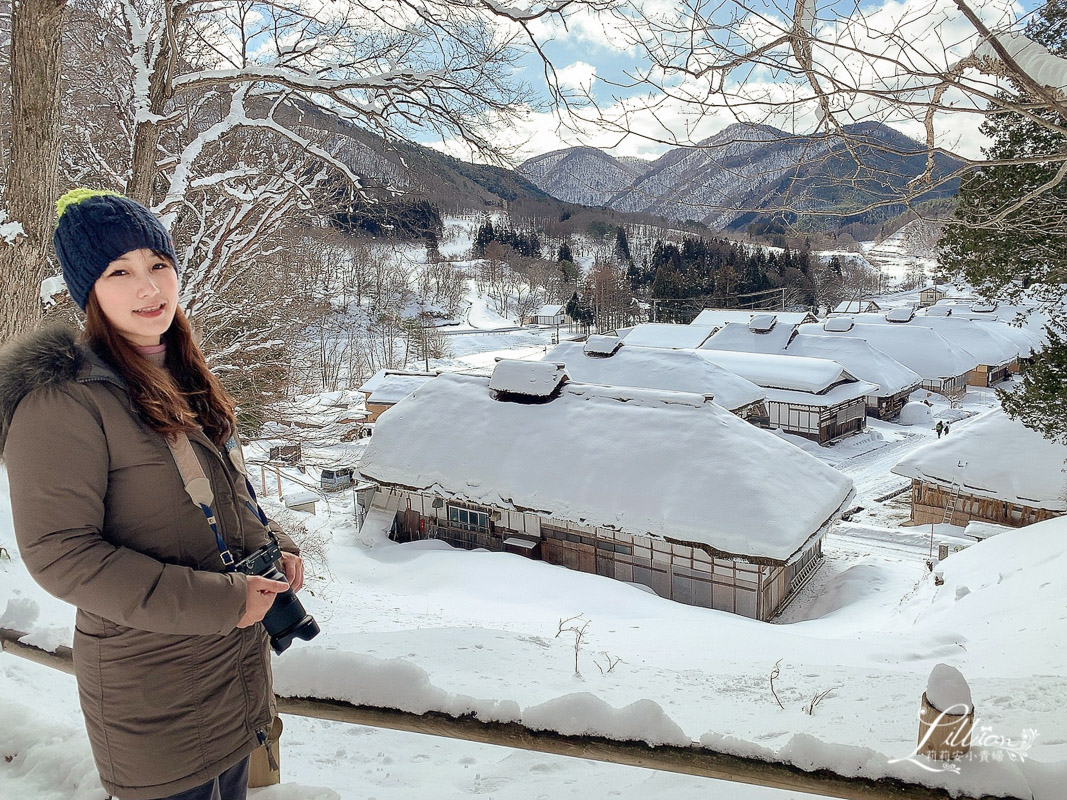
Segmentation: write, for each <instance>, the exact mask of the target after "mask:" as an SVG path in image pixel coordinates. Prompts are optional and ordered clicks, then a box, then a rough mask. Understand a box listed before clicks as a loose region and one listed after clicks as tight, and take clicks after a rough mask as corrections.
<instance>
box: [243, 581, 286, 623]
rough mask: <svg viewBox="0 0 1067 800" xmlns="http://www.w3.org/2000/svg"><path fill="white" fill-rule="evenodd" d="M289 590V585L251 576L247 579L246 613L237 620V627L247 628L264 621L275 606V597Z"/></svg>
mask: <svg viewBox="0 0 1067 800" xmlns="http://www.w3.org/2000/svg"><path fill="white" fill-rule="evenodd" d="M288 588H289V585H288V584H285V583H282V582H281V581H272V580H270V579H269V578H261V577H260V576H259V575H249V576H248V577H247V578H246V579H245V613H244V614H242V615H241V618H240V619H239V620H237V627H238V628H247V627H248V626H249V625H255V624H256V623H257V622H259V621H260V620H261V619H263V617H264V616H265V615H266V613H267V612H268V611H270V607H271V606H272V605H274V596H275V595H277V594H278V593H279V592H284V591H285V590H286V589H288Z"/></svg>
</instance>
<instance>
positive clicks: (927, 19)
mask: <svg viewBox="0 0 1067 800" xmlns="http://www.w3.org/2000/svg"><path fill="white" fill-rule="evenodd" d="M643 2H644V3H645V4H646V7H649V8H651V9H652V10H653V11H655V10H657V6H658V10H659V11H660V12H661V13H664V14H666V15H668V17H669V16H670V14H671V13H672V11H673V13H674V14H675V17H676V16H677V8H678V5H677V4H676V3H671V2H669V0H643ZM777 5H778V6H779V7H781V8H785V9H788V10H791V9H792V8H793V0H790V1H789V2H783V3H778V4H777ZM970 5H971V6H972V7H973V8H975V10H976V11H977V12H978V13H979V14H980V15H981V16H982V18H983V19H985V20H986V21H987V24H990V25H991V26H993V25H1003V24H1004V23H1005V22H1010V21H1011V20H1016V19H1018V18H1019V17H1020V16H1022V15H1024V14H1026V13H1028V12H1032V11H1033V9H1034V8H1035V6H1036V4H1034V3H1033V2H1027V3H1026V4H1025V5H1024V4H1019V3H1016V2H1014V0H970ZM720 8H721V6H720ZM815 9H816V12H815V13H816V19H817V20H818V21H817V22H816V27H815V28H814V30H816V31H817V32H818V34H819V36H820V38H822V37H824V36H825V37H827V38H833V37H834V36H838V35H840V34H839V33H837V32H838V31H840V30H841V28H840V27H839V26H838V27H835V24H834V22H835V20H839V19H840V18H841V16H842V15H849V14H851V15H852V16H851V19H853V20H854V19H856V16H857V14H862V15H863V16H864V18H865V19H867V20H868V21H869V26H870V27H872V28H873V29H875V31H876V32H877V33H878V34H879V35H878V36H876V37H874V38H873V39H867V40H865V41H864V42H863V44H864V47H865V49H872V50H881V49H884V48H889V47H893V46H901V45H899V43H901V42H902V43H903V45H902V46H904V47H906V48H908V50H909V53H908V55H909V57H911V58H913V59H915V58H918V59H927V60H928V61H930V62H939V63H953V62H954V61H956V60H958V59H959V58H961V57H962V56H964V55H968V54H969V53H970V52H971V48H973V43H974V42H973V40H968V38H967V37H968V36H969V35H970V34H972V33H973V29H972V28H971V27H970V25H969V24H968V23H967V22H966V20H965V19H964V18H963V16H962V14H961V13H960V12H959V10H958V9H957V8H956V7H955V5H954V3H953V2H952V0H880V1H879V2H866V3H863V4H861V5H860V8H859V11H857V10H856V7H855V5H854V4H853V3H851V2H848V1H847V0H825V2H823V1H822V0H819V2H817V3H816V5H815ZM748 10H749V11H750V12H755V13H754V16H753V17H752V18H758V17H760V16H767V17H771V18H775V19H782V20H784V14H783V13H782V12H781V11H779V10H778V9H776V8H775V5H772V4H767V3H762V4H761V3H754V4H751V5H749V6H748ZM783 24H784V22H783ZM767 27H768V26H767V25H762V26H761V27H759V28H756V27H754V28H753V30H756V33H755V34H752V35H753V36H754V37H755V38H758V37H759V36H760V35H762V31H763V29H765V28H767ZM773 27H774V26H773V25H771V26H770V28H771V29H772V34H773ZM535 32H536V33H538V34H539V35H540V37H541V40H542V41H545V40H548V43H547V44H546V45H545V46H544V49H545V52H546V53H547V55H548V56H549V57H550V58H551V60H552V62H553V64H554V65H555V67H556V69H557V73H558V75H559V77H560V79H561V80H562V82H564V83H565V84H567V85H570V86H584V87H586V88H587V89H589V90H590V91H591V94H592V96H593V98H594V99H595V100H596V101H597V103H598V105H599V106H600V107H601V109H602V110H604V111H605V116H607V117H611V118H615V119H618V118H619V117H620V114H621V113H622V111H623V110H627V111H628V112H629V113H628V116H627V122H626V124H625V126H624V127H625V128H627V129H629V130H630V131H631V133H630V135H622V134H621V133H619V132H618V131H617V130H616V131H613V130H611V126H610V125H607V126H606V125H603V124H590V123H588V122H587V123H585V124H582V123H579V122H576V121H575V120H574V119H573V118H569V117H568V115H567V114H566V113H562V114H561V113H559V112H558V111H557V112H555V113H553V112H551V111H543V110H534V109H530V110H528V113H526V114H525V115H524V118H523V119H522V120H520V121H519V123H518V124H516V125H513V126H509V127H507V128H504V129H501V130H500V131H498V132H497V134H496V135H495V138H496V139H497V140H498V141H501V142H505V143H507V144H509V145H510V146H512V147H513V148H514V150H515V152H516V161H517V162H521V161H522V160H524V159H525V158H529V157H531V156H533V155H538V154H540V153H544V152H549V151H552V150H557V149H560V148H563V147H568V146H574V145H579V144H587V145H592V146H597V147H601V148H604V149H606V150H609V152H612V154H614V155H619V156H638V157H642V158H655V157H657V156H658V155H661V154H662V153H663V152H665V151H666V150H667V149H669V147H670V146H671V145H670V144H669V143H667V142H666V141H664V140H671V139H674V140H677V141H679V142H696V141H699V140H700V139H703V138H706V137H707V136H709V135H712V134H714V133H717V132H718V131H720V130H721V129H722V128H724V127H726V126H727V125H729V124H731V123H732V122H734V121H736V119H737V115H736V114H735V113H730V112H728V111H727V110H725V109H723V108H721V107H716V106H715V104H711V105H709V106H703V107H702V106H701V105H699V104H698V103H696V102H692V101H689V102H687V101H684V100H681V99H679V100H675V101H666V100H665V99H664V97H663V96H662V95H656V94H655V93H651V92H650V91H649V89H648V87H627V86H626V85H625V84H627V83H629V82H630V80H629V79H628V78H627V73H628V72H632V71H633V70H635V69H640V68H641V67H642V66H644V64H643V62H642V59H641V56H640V53H639V52H638V48H635V47H633V46H630V47H627V46H626V44H627V43H626V41H625V39H626V36H627V35H631V34H632V31H627V30H626V29H625V28H621V27H620V26H619V23H618V21H617V19H616V18H613V17H611V16H610V15H605V14H600V15H594V14H581V15H576V16H574V17H572V19H571V20H570V24H569V27H568V30H564V29H562V27H560V26H555V27H553V28H552V29H549V28H547V26H541V27H539V28H535ZM894 42H896V43H897V44H894ZM846 67H847V68H846ZM861 67H862V65H860V67H857V66H855V65H846V66H842V65H837V68H839V69H845V71H846V72H848V71H849V70H851V72H852V73H855V74H859V73H860V68H861ZM882 69H884V68H883V67H882V66H881V65H879V66H878V67H877V68H875V69H874V71H873V72H872V74H876V73H877V77H878V80H880V81H882V82H883V83H884V82H885V80H886V78H885V76H884V75H882V74H881V73H880V72H879V70H882ZM520 77H522V78H523V79H525V80H526V81H527V82H528V83H529V84H530V85H531V86H532V87H534V88H535V89H539V90H540V91H541V93H542V96H544V79H543V76H542V66H541V64H540V61H539V60H538V59H537V58H536V57H534V56H529V57H527V58H526V59H525V61H524V69H523V70H522V72H521V73H520ZM748 77H749V81H748V83H747V84H746V86H745V89H744V91H745V92H762V93H764V94H765V95H766V96H767V97H768V98H770V100H771V102H768V103H766V104H762V105H760V106H758V107H755V108H749V109H748V110H747V112H746V113H745V114H742V116H743V117H745V118H747V119H751V121H766V122H769V123H770V124H774V125H775V126H776V127H781V128H788V127H790V126H794V129H795V130H798V131H810V130H812V129H814V128H815V127H816V125H817V124H818V120H817V117H816V108H815V105H814V104H813V103H811V102H806V103H800V104H797V105H795V106H794V107H789V106H788V105H787V104H786V103H785V102H784V100H783V102H782V103H781V104H779V103H778V101H777V100H776V99H775V98H777V97H779V96H781V97H782V98H783V99H784V98H786V97H788V96H789V95H790V93H791V91H790V90H789V87H788V85H787V84H786V83H785V82H783V81H782V80H781V79H779V78H775V77H774V76H772V75H771V74H770V73H768V72H766V71H762V72H758V73H756V74H754V75H750V76H748ZM849 77H851V75H849ZM804 88H806V87H804V86H803V84H801V85H800V89H801V90H803V89H804ZM682 89H683V93H684V92H689V93H691V94H693V95H696V94H702V91H701V89H702V87H701V86H700V85H697V84H695V83H694V82H688V83H686V84H684V85H683V87H682ZM761 96H762V95H761ZM850 100H851V102H849V103H848V104H847V105H842V107H841V108H839V109H836V112H837V113H841V114H842V119H843V121H844V122H846V123H847V122H849V121H854V120H865V119H878V120H880V121H884V122H886V123H887V124H890V125H892V126H893V127H896V128H898V129H899V130H902V131H904V132H905V133H908V134H910V135H912V136H920V135H921V134H922V133H923V129H922V126H921V125H920V124H919V123H918V122H917V121H916V120H915V119H911V120H909V119H907V118H906V116H907V115H902V114H900V113H896V114H894V113H893V112H892V111H891V110H889V109H883V108H876V107H875V104H874V103H873V102H872V101H870V100H865V99H864V98H863V97H856V96H852V97H851V98H850ZM959 102H960V103H961V104H963V105H966V102H965V101H964V99H963V96H962V95H960V97H959ZM983 105H984V104H983ZM649 106H655V113H653V112H652V110H651V109H650V108H648V107H649ZM972 107H973V104H972ZM786 108H790V112H789V113H783V109H786ZM913 116H914V114H913ZM561 122H562V123H564V124H563V125H562V126H561ZM980 122H981V118H980V116H979V115H976V114H952V115H948V114H944V115H941V117H939V118H938V119H937V130H938V135H939V139H938V142H939V144H941V145H942V146H945V147H948V148H949V149H952V150H953V151H955V152H959V153H961V154H964V155H969V156H978V155H979V148H980V147H981V145H982V144H983V143H984V142H983V140H982V138H981V136H980V134H979V133H978V130H977V129H978V125H979V123H980ZM568 128H570V129H571V130H568ZM579 129H580V130H579ZM438 146H440V145H438ZM444 149H447V150H448V151H449V152H452V153H453V154H455V155H457V156H460V157H468V158H469V154H466V153H464V152H463V151H462V149H461V148H456V147H454V146H450V145H449V144H446V145H444Z"/></svg>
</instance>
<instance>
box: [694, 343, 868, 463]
mask: <svg viewBox="0 0 1067 800" xmlns="http://www.w3.org/2000/svg"><path fill="white" fill-rule="evenodd" d="M697 352H699V353H700V354H701V355H702V356H704V357H705V358H707V359H709V360H711V361H713V362H714V363H716V364H718V365H719V366H720V367H723V368H724V369H728V370H730V372H734V373H736V374H738V375H740V376H741V377H742V378H747V379H748V380H750V381H752V382H753V383H754V384H756V385H757V386H761V387H763V388H764V389H765V390H766V391H767V416H768V424H769V425H770V427H772V428H781V429H782V430H783V431H785V432H786V433H793V434H796V435H797V436H803V437H804V438H805V439H811V440H813V441H815V442H818V443H819V444H829V443H830V442H832V441H834V440H836V439H840V438H842V437H843V436H849V435H851V434H853V433H858V432H859V431H861V430H863V425H864V421H865V419H866V416H867V395H869V394H871V393H872V392H876V391H877V390H878V387H877V386H876V385H874V384H871V383H868V382H867V381H860V380H856V378H855V376H853V375H851V374H850V373H849V372H848V370H846V369H845V368H844V367H842V366H841V365H840V364H838V363H837V362H835V361H828V360H826V359H823V358H803V357H800V356H785V355H769V354H766V353H738V352H734V351H732V350H699V351H697Z"/></svg>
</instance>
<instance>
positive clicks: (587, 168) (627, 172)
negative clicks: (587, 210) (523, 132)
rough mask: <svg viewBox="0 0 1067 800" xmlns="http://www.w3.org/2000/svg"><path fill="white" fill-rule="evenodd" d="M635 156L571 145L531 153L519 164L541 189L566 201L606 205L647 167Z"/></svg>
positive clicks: (521, 171) (585, 204) (525, 175)
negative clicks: (636, 160) (538, 153)
mask: <svg viewBox="0 0 1067 800" xmlns="http://www.w3.org/2000/svg"><path fill="white" fill-rule="evenodd" d="M634 162H635V159H625V160H620V159H617V158H613V157H611V156H609V155H608V154H607V153H603V152H601V151H600V150H597V149H595V148H593V147H571V148H569V149H567V150H556V151H555V152H552V153H545V154H544V155H540V156H535V157H534V158H531V159H530V160H529V161H526V162H525V163H524V164H523V165H522V167H521V168H520V173H521V174H522V175H523V177H525V178H527V179H528V180H530V181H531V182H533V183H534V184H535V185H536V186H537V187H538V188H540V189H541V190H542V191H544V192H547V193H548V194H550V195H552V196H553V197H555V198H558V199H560V200H565V201H567V202H568V203H580V204H582V205H584V206H604V205H608V204H609V203H610V201H611V200H612V198H613V197H615V195H617V194H618V193H619V192H620V191H622V190H623V189H625V188H626V187H628V186H630V185H632V184H633V183H634V182H635V181H636V180H638V179H639V178H640V177H641V174H642V173H643V172H644V170H645V169H647V165H648V162H645V167H644V169H643V168H642V166H641V164H639V163H634Z"/></svg>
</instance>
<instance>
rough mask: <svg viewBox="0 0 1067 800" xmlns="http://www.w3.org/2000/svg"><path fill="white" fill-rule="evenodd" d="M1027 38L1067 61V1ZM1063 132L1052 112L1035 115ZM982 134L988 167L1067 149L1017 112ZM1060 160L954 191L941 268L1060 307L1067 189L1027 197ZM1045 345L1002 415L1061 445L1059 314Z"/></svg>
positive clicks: (1016, 93) (1063, 400)
mask: <svg viewBox="0 0 1067 800" xmlns="http://www.w3.org/2000/svg"><path fill="white" fill-rule="evenodd" d="M1026 34H1027V36H1029V37H1030V38H1031V39H1033V40H1034V41H1036V42H1038V43H1040V44H1042V45H1044V46H1045V47H1046V48H1048V50H1049V51H1050V52H1051V53H1053V54H1055V55H1059V56H1067V0H1049V2H1048V3H1046V4H1045V5H1044V7H1043V8H1042V9H1041V10H1040V12H1039V14H1038V15H1037V16H1036V17H1035V18H1034V19H1033V21H1032V22H1031V23H1030V25H1029V26H1027V30H1026ZM1005 94H1006V95H1009V96H1011V97H1012V98H1013V99H1016V100H1018V101H1021V102H1027V101H1029V100H1030V99H1031V98H1030V97H1029V95H1028V94H1027V92H1026V91H1025V89H1023V87H1021V86H1013V87H1012V89H1011V90H1010V91H1006V92H1005ZM1034 113H1035V114H1036V115H1037V116H1040V117H1042V118H1043V119H1046V120H1049V121H1058V122H1059V124H1061V125H1062V124H1063V120H1062V118H1059V119H1057V118H1056V117H1055V116H1054V112H1052V111H1040V112H1034ZM981 130H982V132H983V133H985V134H986V135H987V136H988V137H990V139H991V140H992V144H991V145H990V147H988V148H986V149H985V153H986V156H987V157H988V158H989V159H991V160H995V159H1018V158H1020V157H1031V158H1032V157H1038V158H1040V157H1041V156H1053V155H1055V156H1058V157H1059V158H1060V159H1062V156H1063V153H1064V152H1065V151H1067V137H1064V136H1063V135H1062V134H1059V133H1056V132H1054V131H1050V130H1049V129H1048V128H1046V127H1044V126H1042V125H1041V124H1039V123H1038V122H1036V121H1034V120H1033V119H1030V118H1028V117H1026V116H1024V115H1022V114H1018V113H998V114H991V115H990V116H989V117H988V118H987V119H986V121H985V122H984V123H983V125H982V128H981ZM1062 164H1063V162H1062V160H1061V161H1046V162H1040V161H1039V162H1037V163H1033V164H1010V165H1001V166H987V167H984V168H983V169H981V170H978V171H976V172H975V173H973V174H972V175H970V176H968V177H967V178H965V179H964V180H963V181H961V183H960V189H959V194H958V196H957V199H958V202H959V204H958V206H957V208H956V214H955V218H954V221H953V222H952V223H951V224H949V225H946V226H945V230H944V233H943V235H942V237H941V241H940V242H939V245H940V247H941V266H942V268H943V269H944V270H945V271H947V272H949V273H950V274H956V275H963V276H964V277H966V279H967V280H968V281H970V282H971V283H972V284H973V285H974V286H976V287H977V288H978V289H979V291H980V292H982V293H983V294H984V295H985V296H986V297H988V298H990V299H993V298H998V297H1004V298H1017V297H1018V296H1019V295H1020V294H1021V293H1022V292H1023V291H1024V290H1026V289H1032V290H1033V292H1034V293H1035V294H1036V295H1037V296H1038V297H1039V298H1041V299H1043V300H1045V301H1048V302H1050V303H1051V304H1054V308H1055V306H1057V305H1059V301H1062V300H1063V298H1064V294H1065V285H1067V181H1061V182H1060V183H1059V184H1058V185H1057V186H1056V187H1055V188H1053V189H1052V190H1050V191H1045V192H1041V193H1040V194H1039V195H1038V196H1037V197H1028V195H1030V194H1031V193H1032V192H1034V190H1036V189H1038V188H1039V187H1041V186H1043V185H1045V184H1048V183H1049V182H1050V181H1052V180H1053V179H1054V177H1055V176H1056V174H1057V172H1058V171H1059V169H1060V168H1061V167H1062ZM1057 313H1058V314H1059V316H1058V318H1057V317H1055V316H1054V319H1053V323H1052V324H1051V325H1050V326H1048V328H1047V331H1048V335H1049V345H1048V347H1047V349H1046V350H1045V351H1044V352H1043V353H1042V354H1041V356H1040V357H1039V358H1038V361H1037V363H1036V364H1035V365H1034V367H1033V369H1032V371H1031V372H1029V373H1028V374H1027V375H1025V376H1024V377H1023V386H1022V389H1021V391H1019V392H1017V393H1014V394H1009V393H1006V392H1001V393H1000V398H1001V403H1002V405H1003V406H1004V409H1005V410H1006V411H1007V412H1008V413H1009V414H1010V415H1011V416H1012V417H1014V418H1017V419H1021V420H1022V421H1023V422H1024V423H1025V424H1026V425H1027V426H1028V427H1031V428H1034V429H1035V430H1039V431H1041V432H1042V433H1043V434H1044V435H1045V436H1046V437H1049V438H1057V437H1058V438H1060V439H1061V440H1064V441H1067V413H1064V412H1065V406H1067V384H1065V383H1064V366H1065V364H1067V328H1065V324H1064V318H1063V312H1062V311H1059V312H1056V311H1055V310H1054V311H1053V314H1054V315H1055V314H1057Z"/></svg>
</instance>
